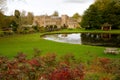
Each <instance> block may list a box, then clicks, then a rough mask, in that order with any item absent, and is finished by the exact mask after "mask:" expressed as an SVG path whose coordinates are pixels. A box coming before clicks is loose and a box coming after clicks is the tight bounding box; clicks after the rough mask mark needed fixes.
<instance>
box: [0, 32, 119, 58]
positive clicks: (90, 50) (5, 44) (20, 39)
mask: <svg viewBox="0 0 120 80" xmlns="http://www.w3.org/2000/svg"><path fill="white" fill-rule="evenodd" d="M63 32H86V31H84V30H63V31H58V32H52V33H63ZM88 32H89V31H88ZM92 32H93V31H92ZM97 32H98V31H97ZM113 32H120V31H113ZM42 34H44V33H34V34H26V35H12V36H7V37H2V38H0V55H3V56H7V57H8V58H13V57H14V56H15V55H16V54H17V53H18V52H24V53H25V54H26V55H28V56H29V58H30V57H32V56H33V49H34V48H37V49H40V50H41V51H42V55H44V54H46V53H56V54H57V55H58V56H61V55H64V54H66V53H72V54H74V55H75V56H76V57H77V58H80V59H81V60H89V59H91V58H95V57H110V58H119V57H120V55H105V54H104V53H103V50H104V49H105V48H104V47H96V46H87V45H79V44H68V43H59V42H54V41H49V40H44V39H42V38H41V37H40V35H42ZM47 34H48V33H47Z"/></svg>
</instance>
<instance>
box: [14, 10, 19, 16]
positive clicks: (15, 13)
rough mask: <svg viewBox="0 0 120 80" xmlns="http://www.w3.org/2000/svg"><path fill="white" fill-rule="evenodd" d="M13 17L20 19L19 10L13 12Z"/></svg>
mask: <svg viewBox="0 0 120 80" xmlns="http://www.w3.org/2000/svg"><path fill="white" fill-rule="evenodd" d="M14 16H15V17H16V18H20V11H19V10H15V12H14Z"/></svg>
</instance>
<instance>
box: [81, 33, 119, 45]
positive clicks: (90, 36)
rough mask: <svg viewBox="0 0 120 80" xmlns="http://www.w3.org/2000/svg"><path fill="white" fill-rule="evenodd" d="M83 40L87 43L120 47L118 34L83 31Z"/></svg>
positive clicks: (83, 42)
mask: <svg viewBox="0 0 120 80" xmlns="http://www.w3.org/2000/svg"><path fill="white" fill-rule="evenodd" d="M81 41H82V44H85V45H99V46H111V47H120V35H118V34H107V33H106V34H105V33H104V34H95V33H82V34H81Z"/></svg>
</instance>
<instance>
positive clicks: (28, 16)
mask: <svg viewBox="0 0 120 80" xmlns="http://www.w3.org/2000/svg"><path fill="white" fill-rule="evenodd" d="M33 18H34V15H33V13H32V12H28V14H27V24H32V23H33Z"/></svg>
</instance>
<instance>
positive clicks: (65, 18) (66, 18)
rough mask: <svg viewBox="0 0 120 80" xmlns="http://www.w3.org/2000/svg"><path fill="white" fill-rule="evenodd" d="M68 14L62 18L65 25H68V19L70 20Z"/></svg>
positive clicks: (62, 23)
mask: <svg viewBox="0 0 120 80" xmlns="http://www.w3.org/2000/svg"><path fill="white" fill-rule="evenodd" d="M68 18H69V17H68V16H67V15H62V17H61V19H62V22H61V25H62V26H64V25H66V26H67V21H68Z"/></svg>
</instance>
